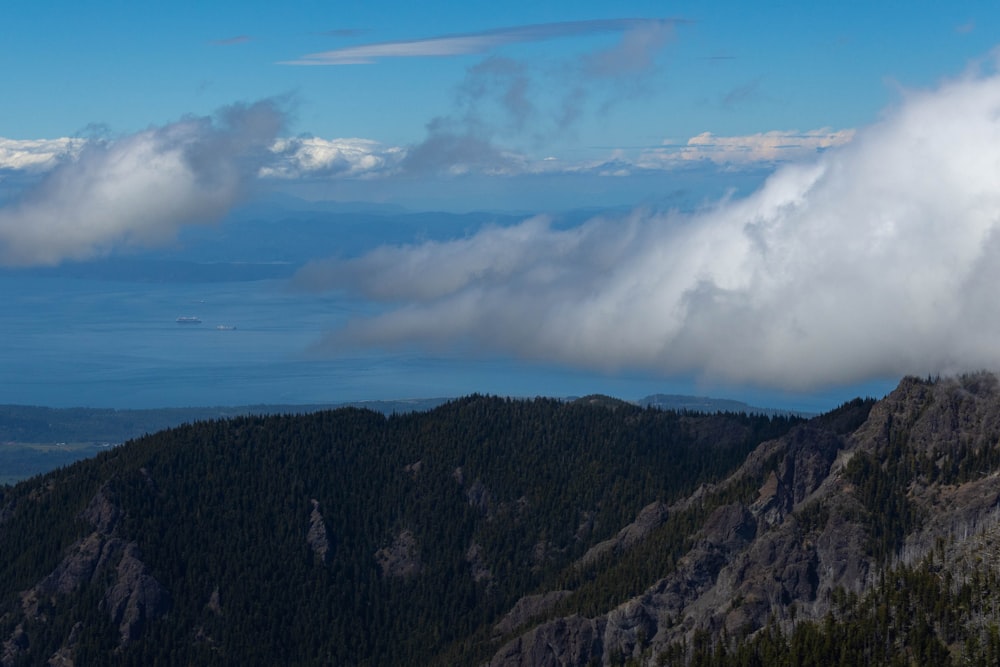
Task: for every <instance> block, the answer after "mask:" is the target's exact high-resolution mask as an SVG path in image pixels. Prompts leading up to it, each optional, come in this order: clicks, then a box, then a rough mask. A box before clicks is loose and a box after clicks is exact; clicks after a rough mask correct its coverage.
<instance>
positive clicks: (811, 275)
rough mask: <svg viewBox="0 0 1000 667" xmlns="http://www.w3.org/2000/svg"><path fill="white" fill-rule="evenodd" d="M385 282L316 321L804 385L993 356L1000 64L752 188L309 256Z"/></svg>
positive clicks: (932, 369)
mask: <svg viewBox="0 0 1000 667" xmlns="http://www.w3.org/2000/svg"><path fill="white" fill-rule="evenodd" d="M302 278H303V279H304V280H311V281H313V282H314V283H316V284H321V285H324V286H328V287H336V288H339V289H348V290H353V291H356V292H359V293H362V294H366V295H368V296H370V297H373V298H377V299H380V300H383V301H386V302H388V303H390V304H392V305H391V307H390V308H389V309H388V310H387V311H386V312H385V313H384V314H382V315H380V316H377V317H374V318H371V319H365V320H357V321H354V322H352V323H351V324H349V325H348V326H347V327H346V328H345V329H344V330H342V331H339V332H337V333H335V334H334V335H333V336H332V339H333V340H335V341H336V342H337V343H338V344H343V343H344V342H345V341H353V342H354V343H358V344H365V345H379V346H383V345H394V344H414V343H415V344H418V345H423V346H427V347H435V346H440V347H454V346H456V345H458V346H462V347H464V348H472V349H476V348H482V349H486V350H490V351H494V352H495V351H500V352H504V353H508V354H514V355H518V356H521V357H524V358H533V359H543V360H547V361H558V362H562V363H565V364H568V365H573V366H582V367H590V368H600V369H608V370H614V369H644V370H647V371H653V372H660V373H663V374H673V373H681V372H683V373H695V374H698V375H700V376H701V377H703V378H705V379H714V380H726V381H736V382H751V383H755V384H759V385H764V386H775V387H785V388H800V389H801V388H810V387H818V386H822V385H827V384H832V383H840V382H853V381H859V380H864V379H868V378H873V377H879V376H883V377H884V376H886V375H889V374H897V375H899V374H904V373H915V374H926V373H938V372H953V371H958V370H964V369H976V368H981V367H984V366H986V367H1000V77H998V76H997V75H996V74H995V73H990V74H988V75H982V74H975V75H969V76H967V77H965V78H963V79H960V80H957V81H952V82H949V83H946V84H944V85H942V86H941V87H940V88H938V89H936V90H932V91H923V92H913V93H909V94H906V95H904V97H903V99H902V100H901V101H900V103H899V105H898V106H897V107H896V108H894V109H892V110H890V111H888V112H887V113H886V114H885V116H884V117H883V119H882V120H881V121H880V122H878V123H876V124H874V125H872V126H870V127H867V128H864V129H862V130H860V131H858V132H857V134H856V136H855V138H854V140H853V141H852V142H851V143H850V144H848V145H846V146H843V147H840V148H837V149H831V150H830V151H828V152H826V153H824V154H823V155H821V156H819V158H818V159H816V160H815V161H813V162H809V163H800V164H791V165H786V166H784V167H781V168H780V169H778V170H777V171H776V172H775V173H774V174H773V175H772V176H771V177H770V179H769V180H768V181H767V182H766V183H765V184H764V185H763V186H762V187H761V188H760V189H759V190H758V191H757V192H756V193H754V194H752V195H751V196H749V197H747V198H745V199H740V200H730V201H723V202H720V203H718V204H717V205H715V206H714V207H711V208H708V209H705V210H702V211H700V212H697V213H694V214H679V213H670V214H650V213H646V212H642V211H636V212H633V213H632V214H631V215H629V216H627V217H625V218H621V217H619V218H597V219H593V220H590V221H589V222H587V223H586V224H583V225H581V226H579V227H576V228H572V229H556V228H554V227H552V226H551V225H550V224H548V223H547V222H546V221H545V220H542V219H531V220H527V221H525V222H523V223H521V224H520V225H518V226H515V227H512V228H507V229H486V230H484V231H482V232H481V233H479V234H478V235H476V236H473V237H470V238H466V239H461V240H456V241H453V242H447V243H428V244H422V245H416V246H410V247H402V248H382V249H379V250H376V251H374V252H372V253H370V254H369V255H367V256H364V257H361V258H357V259H354V260H348V261H335V262H325V263H317V264H314V265H312V266H310V267H307V268H306V269H305V270H304V272H303V274H302Z"/></svg>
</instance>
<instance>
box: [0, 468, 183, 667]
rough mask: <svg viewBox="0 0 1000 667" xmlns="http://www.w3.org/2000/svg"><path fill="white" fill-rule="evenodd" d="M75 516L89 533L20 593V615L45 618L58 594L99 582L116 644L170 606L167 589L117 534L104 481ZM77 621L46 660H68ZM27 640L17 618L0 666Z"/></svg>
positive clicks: (54, 609)
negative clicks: (116, 633)
mask: <svg viewBox="0 0 1000 667" xmlns="http://www.w3.org/2000/svg"><path fill="white" fill-rule="evenodd" d="M80 518H81V519H83V520H84V521H86V522H88V523H89V524H91V525H92V526H93V528H94V530H93V532H91V533H90V534H89V535H87V536H86V537H84V538H83V539H81V540H79V541H78V542H77V543H76V544H74V545H73V546H72V547H71V548H70V549H69V551H68V552H67V553H66V555H65V557H64V558H63V559H62V561H60V563H59V564H58V565H57V566H56V568H55V569H54V570H53V571H52V572H51V573H49V574H48V575H47V576H46V577H44V578H43V579H42V580H41V581H39V582H38V583H37V584H35V585H34V586H33V587H32V588H30V589H28V590H26V591H23V592H22V593H21V610H22V613H23V618H24V620H25V621H27V620H31V621H36V622H42V623H47V622H49V620H50V619H51V618H52V617H54V616H56V615H57V614H59V609H60V603H61V600H62V598H64V597H65V596H67V595H70V594H72V593H74V592H75V591H77V590H79V589H80V588H81V587H82V586H84V585H90V584H97V585H104V586H105V588H104V596H103V599H102V601H101V604H102V605H103V607H104V608H105V609H106V610H107V613H108V615H109V616H110V619H111V622H112V623H113V624H114V625H115V626H116V627H117V628H118V631H119V636H120V645H122V646H124V645H125V644H127V643H129V642H131V641H134V640H135V639H137V638H138V637H139V636H140V635H141V634H142V631H143V629H144V627H145V626H146V625H148V624H149V623H150V622H151V621H153V620H155V619H157V618H159V617H160V616H162V615H163V614H165V613H166V612H167V611H168V610H169V609H170V594H169V593H168V592H167V591H166V590H165V589H164V588H163V586H161V585H160V583H159V582H158V581H157V580H156V579H155V578H154V577H153V576H152V575H151V574H150V573H149V571H148V568H147V567H146V565H145V563H143V562H142V559H141V554H140V553H139V548H138V546H137V545H136V544H135V542H126V541H125V540H123V539H121V538H120V537H118V535H117V528H118V524H119V522H120V520H121V518H122V511H121V509H120V508H119V507H118V505H117V504H116V503H115V502H114V501H113V498H112V494H111V492H110V490H109V486H108V485H107V484H105V485H104V486H102V487H101V488H100V489H99V490H98V492H97V494H95V495H94V497H93V499H92V500H91V501H90V503H89V504H88V505H87V507H86V509H84V510H83V512H81V513H80ZM79 625H80V624H79V623H78V624H76V625H74V626H73V628H72V630H71V631H70V633H69V635H68V636H67V637H66V639H65V641H64V642H63V645H62V647H61V648H60V649H59V650H58V651H57V652H56V653H55V654H54V655H53V656H52V658H51V659H50V663H51V664H62V665H72V664H73V649H74V646H75V644H76V635H77V634H78V633H79V630H80V628H79V627H78V626H79ZM30 643H31V636H30V634H29V633H28V632H26V630H25V622H21V623H18V625H17V626H16V628H15V630H14V632H13V633H12V634H11V635H10V636H9V637H8V638H7V640H6V641H5V642H4V643H3V650H2V653H0V665H3V666H4V667H7V666H8V665H14V664H17V663H18V657H19V656H20V655H21V653H23V651H24V650H25V649H27V647H28V646H29V645H30Z"/></svg>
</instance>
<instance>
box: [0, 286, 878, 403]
mask: <svg viewBox="0 0 1000 667" xmlns="http://www.w3.org/2000/svg"><path fill="white" fill-rule="evenodd" d="M0 294H2V295H3V307H2V308H0V403H2V404H22V405H44V406H50V407H107V408H123V409H124V408H156V407H192V406H237V405H254V404H324V403H340V402H349V401H363V400H395V399H408V398H437V397H454V396H462V395H466V394H470V393H473V392H480V393H486V394H497V395H503V396H520V397H534V396H556V397H569V396H584V395H587V394H595V393H601V394H608V395H612V396H616V397H618V398H623V399H626V400H636V399H639V398H642V397H644V396H648V395H650V394H656V393H667V394H670V393H673V394H689V395H702V396H704V395H710V396H714V397H723V398H734V399H737V400H743V401H745V402H747V403H749V404H751V405H757V406H762V407H778V408H785V409H792V410H802V411H808V412H822V411H825V410H829V409H831V408H833V407H835V406H836V405H838V404H840V403H842V402H843V401H845V400H849V399H850V398H853V397H854V396H858V395H862V396H863V395H872V396H876V397H880V396H882V395H884V394H885V393H886V392H887V391H888V390H890V389H891V388H892V386H893V384H894V382H893V381H892V380H889V381H879V382H874V383H870V384H868V385H861V386H858V387H848V388H843V387H842V388H834V389H830V390H827V391H822V392H817V393H813V394H786V393H782V392H767V391H761V390H759V389H756V390H755V389H752V388H745V387H707V386H705V385H703V384H699V383H698V382H697V381H695V380H694V379H692V378H664V377H660V376H656V375H655V374H641V373H623V374H602V373H599V372H590V371H586V370H578V369H569V368H564V367H559V366H553V365H545V364H537V363H531V362H522V361H518V360H515V359H509V358H501V357H492V358H490V357H486V358H483V357H476V358H469V357H465V356H461V355H458V354H455V355H449V354H447V353H440V352H439V353H428V352H424V351H420V350H409V351H399V350H372V349H364V348H361V349H343V350H337V349H329V347H324V348H323V352H322V354H320V353H318V352H317V345H318V343H319V342H320V341H321V340H323V337H324V336H326V335H328V334H330V332H333V331H336V330H337V329H338V328H339V327H341V326H343V325H344V324H345V323H346V322H347V321H349V320H350V319H351V318H354V317H363V316H365V315H368V314H372V313H373V312H375V310H376V308H377V307H376V306H375V305H373V304H370V303H367V302H364V301H361V300H358V299H351V298H347V297H344V296H338V295H323V294H316V293H312V292H302V291H296V290H294V289H292V288H291V287H290V284H289V282H288V281H287V280H284V279H270V280H246V281H229V282H220V281H213V282H149V281H127V280H102V279H86V278H79V277H66V276H60V275H41V276H39V275H36V274H34V273H30V272H17V271H6V272H0ZM182 316H187V317H198V318H200V319H201V321H202V323H201V324H178V323H177V318H178V317H182ZM218 327H222V328H221V329H220V328H218Z"/></svg>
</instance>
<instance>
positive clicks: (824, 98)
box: [0, 0, 1000, 391]
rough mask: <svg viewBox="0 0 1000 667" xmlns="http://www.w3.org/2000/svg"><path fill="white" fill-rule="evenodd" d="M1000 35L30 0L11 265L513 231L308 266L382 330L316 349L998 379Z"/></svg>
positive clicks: (555, 12) (479, 11)
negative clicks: (462, 229)
mask: <svg viewBox="0 0 1000 667" xmlns="http://www.w3.org/2000/svg"><path fill="white" fill-rule="evenodd" d="M998 34H1000V7H996V6H994V5H992V4H990V3H971V2H960V3H936V2H935V3H932V2H916V3H914V2H909V3H902V2H885V3H809V4H802V3H775V2H765V3H743V2H717V3H711V4H709V3H693V2H688V3H681V2H678V3H662V2H626V3H617V4H610V3H588V2H576V3H537V2H533V3H526V2H508V3H503V4H497V3H440V2H439V3H420V4H417V5H414V4H413V3H387V2H383V3H360V2H344V3H331V2H299V3H294V4H292V5H289V4H281V5H279V4H278V3H271V2H241V3H224V2H215V3H197V4H196V3H188V2H172V3H150V4H149V5H140V4H136V3H125V2H107V1H105V2H87V3H70V2H23V1H21V0H12V1H10V2H7V3H5V5H4V8H3V10H2V13H0V89H3V90H4V91H6V93H5V94H4V95H3V97H2V98H0V263H2V264H3V265H4V266H7V267H11V268H14V269H15V270H18V269H23V268H31V267H38V266H52V265H59V264H65V263H71V262H77V261H89V260H94V259H100V258H104V257H109V256H111V257H114V256H117V255H120V254H127V253H130V252H134V251H135V250H136V249H137V248H156V247H162V246H164V245H169V244H170V243H171V242H172V241H173V240H174V239H176V238H177V236H178V235H179V234H181V233H182V232H183V230H184V229H186V228H187V227H188V226H189V225H193V224H203V223H206V222H208V223H211V222H216V221H219V220H223V219H225V218H226V216H227V215H228V214H229V212H230V211H231V210H232V209H233V208H235V207H237V206H240V205H241V204H243V203H245V202H246V201H248V200H253V199H254V198H255V197H260V196H265V195H267V194H268V193H274V192H279V193H282V192H283V193H288V194H292V195H294V196H297V197H304V198H308V199H314V200H339V201H374V202H381V203H391V204H401V205H403V206H406V207H408V208H410V209H426V210H452V211H463V210H473V209H489V210H504V211H515V212H518V213H519V214H520V215H521V216H522V222H520V223H518V224H516V225H513V226H507V227H491V226H487V227H485V228H483V229H481V230H478V231H476V232H475V233H474V234H472V235H467V236H465V237H461V238H455V239H450V240H447V239H435V240H433V241H426V242H419V241H416V242H413V243H412V244H410V245H406V246H403V247H392V248H373V249H371V250H370V252H368V253H366V254H364V255H363V256H360V257H347V258H345V257H333V258H331V257H314V258H309V260H310V261H309V262H308V264H307V265H306V266H305V267H304V268H303V270H302V271H301V272H300V274H299V275H298V276H297V279H296V284H299V285H308V287H309V288H310V289H313V290H316V291H318V292H326V293H330V292H335V293H343V294H350V295H352V296H356V297H360V298H364V299H369V300H371V301H372V302H373V303H376V304H379V309H380V314H378V315H376V316H373V317H369V318H364V319H359V320H357V321H352V322H350V323H348V324H347V325H346V326H344V327H342V328H339V329H337V330H335V331H331V332H329V333H328V335H326V336H325V337H324V339H323V340H322V341H320V342H318V343H317V345H316V346H315V348H316V349H320V350H322V349H328V350H334V349H341V348H343V347H344V346H356V347H364V348H371V347H376V348H385V349H400V348H406V349H418V350H427V351H429V352H433V351H435V350H440V349H443V348H448V349H455V348H458V349H462V350H464V351H465V353H467V354H469V355H471V356H476V355H479V354H482V355H500V356H504V355H507V356H509V357H510V358H512V359H518V360H522V361H526V362H528V363H539V364H556V365H559V366H561V367H564V368H569V369H586V370H587V371H588V372H594V373H607V374H608V377H612V376H613V375H614V374H615V373H622V372H636V371H641V372H643V373H652V374H653V375H659V376H662V377H664V378H676V377H685V378H692V377H693V378H697V381H698V382H699V383H700V384H699V386H711V383H712V382H718V383H722V384H723V385H725V386H756V387H763V388H767V389H769V390H776V391H817V390H821V389H823V388H828V387H831V386H860V385H863V384H864V383H866V382H870V381H873V380H880V379H885V378H895V377H899V376H900V375H902V374H905V373H916V374H925V373H938V372H957V371H962V370H975V369H977V368H980V367H984V366H985V367H990V368H994V367H997V366H1000V349H998V346H997V345H995V344H994V343H993V341H994V340H996V334H998V333H1000V317H994V316H993V313H992V309H993V308H992V301H991V300H990V294H991V292H990V289H991V286H992V284H993V280H994V278H997V277H1000V276H996V275H994V274H995V273H996V271H995V270H994V269H992V266H993V264H994V261H993V260H994V259H996V257H995V255H996V254H998V253H995V252H994V250H993V248H994V245H997V244H995V243H994V241H993V239H994V236H995V235H997V237H1000V229H997V228H996V226H997V224H998V223H997V222H996V221H997V220H998V219H1000V198H998V197H1000V196H998V195H996V194H994V190H995V189H996V188H995V183H996V182H998V181H997V180H996V179H994V176H1000V174H996V173H995V172H997V171H998V165H1000V148H997V144H998V142H996V141H993V138H994V133H995V132H997V121H996V120H995V119H996V118H997V117H998V111H1000V106H998V104H997V99H998V95H1000V93H998V91H1000V81H998V77H997V57H998V56H997V53H998V52H997V50H996V47H997V44H996V35H998ZM996 136H998V137H1000V133H998V134H997V135H996ZM581 207H588V208H595V213H594V215H593V216H592V218H591V219H589V220H587V221H585V222H584V223H582V224H580V225H575V226H573V227H572V228H569V229H567V228H565V226H561V225H560V222H559V218H558V212H559V211H562V210H566V209H570V208H581ZM602 207H603V208H608V207H613V209H614V211H615V212H614V213H613V214H611V213H607V212H606V213H600V212H598V211H596V209H600V208H602ZM548 214H555V215H556V217H555V218H552V217H545V216H546V215H548ZM539 216H541V217H539ZM491 358H492V356H491ZM706 383H708V384H706ZM485 390H487V391H488V390H489V388H488V387H486V388H485Z"/></svg>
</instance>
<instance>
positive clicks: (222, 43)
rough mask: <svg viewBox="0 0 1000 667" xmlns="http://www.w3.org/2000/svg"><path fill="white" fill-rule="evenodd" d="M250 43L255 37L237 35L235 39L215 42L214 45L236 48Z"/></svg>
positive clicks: (229, 38)
mask: <svg viewBox="0 0 1000 667" xmlns="http://www.w3.org/2000/svg"><path fill="white" fill-rule="evenodd" d="M250 41H253V37H251V36H250V35H236V36H235V37H227V38H226V39H217V40H214V41H213V42H212V44H213V45H215V46H235V45H236V44H246V43H247V42H250Z"/></svg>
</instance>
